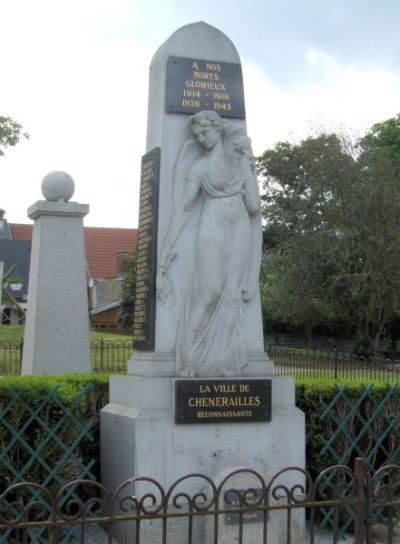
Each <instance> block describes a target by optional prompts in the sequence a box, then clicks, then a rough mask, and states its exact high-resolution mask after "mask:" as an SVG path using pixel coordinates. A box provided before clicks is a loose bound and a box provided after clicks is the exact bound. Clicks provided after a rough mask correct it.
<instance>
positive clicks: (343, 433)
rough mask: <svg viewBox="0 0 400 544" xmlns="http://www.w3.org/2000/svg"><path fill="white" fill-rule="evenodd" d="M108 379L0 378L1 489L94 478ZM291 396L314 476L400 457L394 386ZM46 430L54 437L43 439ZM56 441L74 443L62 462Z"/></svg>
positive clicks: (303, 387) (316, 388) (317, 389)
mask: <svg viewBox="0 0 400 544" xmlns="http://www.w3.org/2000/svg"><path fill="white" fill-rule="evenodd" d="M108 383H109V375H107V374H80V375H63V376H39V377H36V376H23V377H19V376H8V377H2V378H0V491H1V490H2V489H4V488H5V487H7V486H8V485H10V484H12V483H14V482H16V481H21V480H29V481H35V482H38V483H44V484H45V485H46V486H48V487H52V486H54V488H59V487H60V482H66V481H69V480H71V479H75V478H81V477H89V478H95V479H99V474H100V472H99V470H100V410H101V408H102V407H103V406H105V405H106V404H107V403H108ZM296 403H297V406H298V407H299V408H300V409H301V410H303V411H304V413H305V416H306V448H307V450H306V456H307V467H308V469H309V470H310V472H311V473H312V475H313V476H315V475H316V474H318V473H319V472H320V471H321V470H323V469H324V468H326V467H327V466H330V465H333V464H337V463H338V462H340V463H341V464H349V465H350V466H352V463H353V460H354V457H357V456H362V457H364V458H366V459H367V462H368V464H369V466H370V468H377V467H378V466H380V465H381V464H384V463H387V462H394V463H398V462H399V453H398V452H400V409H399V408H400V406H399V405H400V386H396V387H391V386H389V385H382V384H375V385H373V386H369V387H367V386H364V385H362V383H360V382H359V381H351V382H349V381H348V380H346V383H345V382H344V381H342V382H338V384H333V383H332V382H331V381H312V380H301V381H298V382H297V383H296ZM354 405H356V406H357V410H356V412H355V413H352V408H353V406H354ZM324 411H325V412H326V414H327V415H326V416H325V417H324V419H321V416H322V413H323V412H324ZM82 427H83V428H84V430H85V429H86V431H85V432H84V431H82ZM49 429H51V431H50V434H51V432H53V433H54V435H55V436H56V440H54V439H52V438H51V439H49V438H48V435H49ZM82 433H83V434H82ZM81 435H82V436H81ZM329 441H330V442H329ZM379 441H381V444H380V445H379V444H378V442H379ZM60 442H61V443H62V444H66V445H71V446H73V448H72V450H71V455H70V456H69V457H68V459H64V461H63V456H64V455H65V451H64V450H63V447H62V445H61V444H60ZM328 442H329V444H330V446H329V447H328V448H327V447H326V445H327V443H328ZM377 444H378V446H379V447H377ZM48 467H50V468H53V469H54V474H50V475H49V471H48Z"/></svg>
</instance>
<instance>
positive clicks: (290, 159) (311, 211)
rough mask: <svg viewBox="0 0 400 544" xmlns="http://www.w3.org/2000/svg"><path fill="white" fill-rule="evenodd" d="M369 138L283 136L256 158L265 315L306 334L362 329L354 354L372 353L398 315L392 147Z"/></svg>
mask: <svg viewBox="0 0 400 544" xmlns="http://www.w3.org/2000/svg"><path fill="white" fill-rule="evenodd" d="M381 125H382V124H381ZM389 126H390V128H391V129H393V127H392V123H389ZM374 127H375V128H374ZM374 127H373V128H372V129H371V131H373V133H374V134H376V133H378V131H377V128H376V127H377V126H376V125H374ZM398 128H399V127H398ZM382 131H383V129H382V126H381V128H380V130H379V133H380V134H382V133H383V132H382ZM371 134H372V133H371ZM371 139H372V140H373V142H376V141H377V140H378V138H377V137H376V136H374V137H372V135H370V134H367V135H366V137H365V139H361V140H360V141H359V142H358V143H357V145H355V146H354V145H352V144H351V142H350V140H349V138H346V137H344V136H338V135H335V134H321V135H319V136H317V137H313V138H308V139H306V140H304V141H302V142H300V143H299V144H291V143H288V142H281V143H279V144H278V145H277V146H276V147H275V148H274V149H272V150H268V151H266V152H265V153H264V154H263V155H262V156H261V157H259V158H258V160H257V162H258V168H259V172H260V174H261V175H262V176H263V181H264V189H265V191H266V194H265V197H264V210H263V212H264V217H265V222H266V233H265V237H264V242H265V245H266V247H267V248H269V253H268V257H267V266H266V268H265V270H264V271H263V274H262V278H263V285H262V294H263V304H264V311H265V312H267V313H269V314H270V315H272V316H273V317H274V318H275V319H277V320H278V321H280V322H284V323H289V324H292V325H295V326H302V327H304V328H306V329H307V330H308V332H309V333H310V331H311V330H312V328H314V327H315V326H321V325H322V326H324V327H325V329H326V328H329V329H331V328H332V327H333V328H334V329H335V328H336V330H338V329H341V330H343V328H345V329H347V330H348V331H349V332H352V333H354V334H355V335H356V343H355V347H354V349H355V351H357V352H358V353H371V352H373V350H374V349H375V348H376V346H377V344H378V342H379V339H380V338H381V336H382V334H383V333H384V331H385V328H387V327H388V325H389V324H390V322H391V320H393V319H396V316H399V315H400V314H399V312H400V300H399V296H400V295H399V293H400V271H399V270H398V268H399V267H398V262H399V257H400V228H399V227H400V185H399V176H398V171H397V169H396V164H395V161H394V158H395V157H396V154H395V146H391V147H390V153H389V152H388V146H386V147H383V146H382V145H380V146H377V145H372V144H371ZM390 141H391V142H392V143H393V142H395V141H396V135H395V134H394V132H393V130H392V132H391V140H390ZM398 156H400V154H399V155H398ZM269 231H270V232H271V234H269Z"/></svg>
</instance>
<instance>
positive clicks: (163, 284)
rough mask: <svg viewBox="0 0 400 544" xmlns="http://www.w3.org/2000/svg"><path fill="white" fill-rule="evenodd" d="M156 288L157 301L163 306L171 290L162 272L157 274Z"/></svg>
mask: <svg viewBox="0 0 400 544" xmlns="http://www.w3.org/2000/svg"><path fill="white" fill-rule="evenodd" d="M156 286H157V297H158V300H159V301H160V302H161V304H164V303H165V301H166V300H167V298H168V295H169V293H170V291H171V289H170V286H169V285H168V280H167V277H166V274H165V272H164V271H163V270H160V272H159V273H158V274H157V279H156Z"/></svg>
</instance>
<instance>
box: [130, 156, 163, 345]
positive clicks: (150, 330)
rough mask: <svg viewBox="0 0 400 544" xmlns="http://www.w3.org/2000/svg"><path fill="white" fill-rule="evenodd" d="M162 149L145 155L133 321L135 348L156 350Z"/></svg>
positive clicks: (142, 169)
mask: <svg viewBox="0 0 400 544" xmlns="http://www.w3.org/2000/svg"><path fill="white" fill-rule="evenodd" d="M160 152H161V150H160V148H159V147H156V148H155V149H153V150H152V151H150V152H149V153H146V155H144V156H143V157H142V168H141V180H140V204H139V239H138V246H137V269H136V291H135V293H136V294H135V311H134V321H133V339H134V343H135V348H136V349H138V350H141V351H152V350H154V341H155V319H156V275H157V224H158V193H159V182H160Z"/></svg>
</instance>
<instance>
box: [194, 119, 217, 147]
mask: <svg viewBox="0 0 400 544" xmlns="http://www.w3.org/2000/svg"><path fill="white" fill-rule="evenodd" d="M192 132H193V134H194V137H195V138H196V140H197V142H198V143H199V144H200V145H201V146H202V147H204V149H213V147H214V146H215V145H216V144H217V142H218V141H219V139H220V132H219V130H218V129H217V127H215V126H213V125H203V126H202V125H197V126H196V127H193V130H192Z"/></svg>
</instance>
